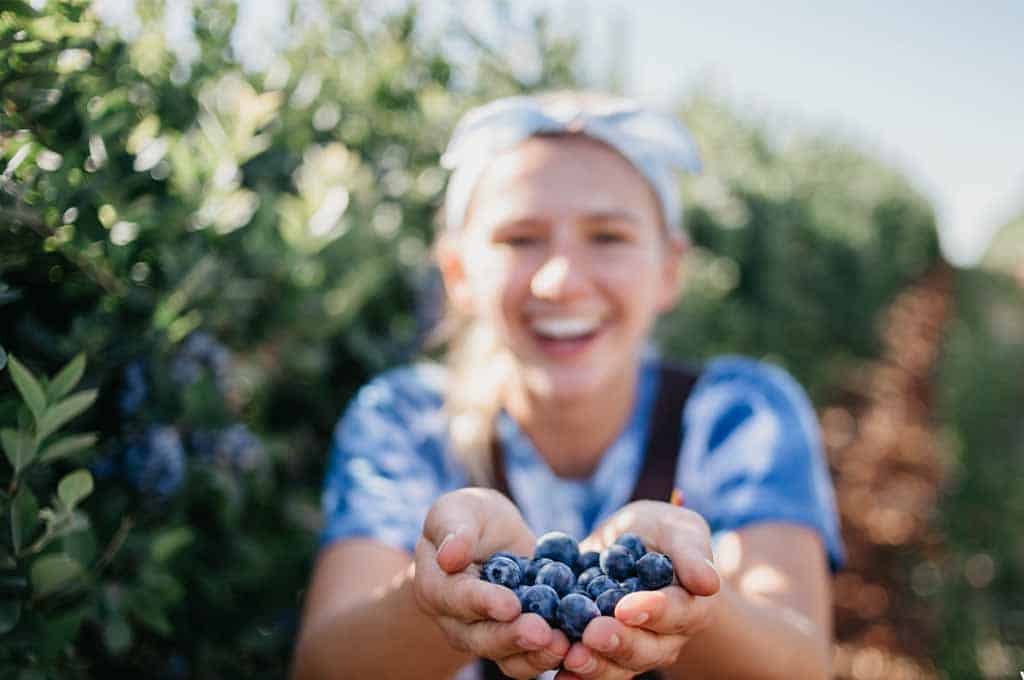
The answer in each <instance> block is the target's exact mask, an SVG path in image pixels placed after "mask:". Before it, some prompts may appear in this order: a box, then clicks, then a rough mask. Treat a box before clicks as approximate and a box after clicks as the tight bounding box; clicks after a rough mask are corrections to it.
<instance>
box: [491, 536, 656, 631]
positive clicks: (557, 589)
mask: <svg viewBox="0 0 1024 680" xmlns="http://www.w3.org/2000/svg"><path fill="white" fill-rule="evenodd" d="M481 576H482V578H483V579H484V580H485V581H488V582H490V583H494V584H497V585H499V586H504V587H506V588H510V589H511V590H514V591H515V592H516V595H518V596H519V603H520V604H521V605H522V608H523V613H524V614H525V613H529V612H532V613H534V614H539V615H540V616H541V618H543V619H544V620H545V621H547V622H548V624H549V625H550V626H551V627H552V628H558V629H560V630H561V631H562V632H564V633H565V634H566V636H567V637H568V638H569V639H570V640H579V639H580V638H582V637H583V630H584V629H585V628H586V627H587V624H588V623H590V621H591V619H594V618H596V617H598V616H614V615H615V605H617V604H618V603H619V600H621V599H622V598H623V597H625V596H626V595H628V594H629V593H633V592H636V591H638V590H658V589H659V588H664V587H665V586H668V585H671V584H672V580H673V577H674V576H675V571H674V570H673V568H672V560H671V559H670V558H669V557H668V556H667V555H662V554H661V553H656V552H647V549H646V548H645V547H644V543H643V541H642V540H640V537H639V536H637V535H636V534H628V533H627V534H622V535H621V536H619V537H618V539H616V541H615V543H614V544H612V545H610V546H608V547H607V548H605V550H604V551H603V552H601V553H597V552H595V551H590V552H585V553H580V548H579V544H578V543H577V542H576V539H574V538H573V537H572V536H569V535H568V534H563V533H562V532H560V531H552V532H549V533H546V534H544V535H543V536H541V537H540V539H538V541H537V548H536V550H535V551H534V554H533V559H530V558H527V557H520V556H518V555H514V554H512V553H510V552H505V551H502V552H498V553H495V554H493V555H491V556H490V557H489V558H487V561H486V562H484V565H483V570H482V575H481Z"/></svg>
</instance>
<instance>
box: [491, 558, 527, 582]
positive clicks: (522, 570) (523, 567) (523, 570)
mask: <svg viewBox="0 0 1024 680" xmlns="http://www.w3.org/2000/svg"><path fill="white" fill-rule="evenodd" d="M499 556H501V557H507V558H509V559H510V560H515V561H516V564H518V565H519V572H520V573H521V574H524V575H525V574H526V568H527V567H529V566H530V560H528V559H527V558H525V557H520V556H519V555H516V554H515V553H514V552H512V551H511V550H499V551H498V552H496V553H494V554H493V555H491V557H499ZM523 583H526V579H525V578H524V579H523ZM530 583H531V585H532V581H531V582H530Z"/></svg>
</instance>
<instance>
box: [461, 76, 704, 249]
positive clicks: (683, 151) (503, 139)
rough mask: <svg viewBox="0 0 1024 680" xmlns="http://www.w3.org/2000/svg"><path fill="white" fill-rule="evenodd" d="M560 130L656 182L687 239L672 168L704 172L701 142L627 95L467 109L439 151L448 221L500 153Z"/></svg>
mask: <svg viewBox="0 0 1024 680" xmlns="http://www.w3.org/2000/svg"><path fill="white" fill-rule="evenodd" d="M560 132H568V133H580V134H584V135H587V136H588V137H593V138H594V139H597V140H599V141H602V142H604V143H605V144H607V145H609V146H611V147H612V148H614V149H615V150H616V151H618V152H619V153H621V154H622V155H623V156H625V157H626V159H627V160H629V161H630V162H631V163H632V164H633V165H634V166H635V167H636V169H637V170H639V171H640V173H641V174H643V176H644V177H646V178H647V180H648V181H649V182H650V183H651V185H652V186H653V187H654V190H655V192H656V193H657V195H658V200H659V201H661V208H662V212H663V214H664V217H665V221H666V224H667V225H668V227H669V229H670V230H671V231H672V233H673V234H675V235H676V236H678V237H680V238H683V239H685V236H684V234H683V231H682V228H681V226H680V223H681V220H682V212H683V207H682V200H681V199H680V196H679V187H678V185H677V183H676V180H675V177H674V175H673V173H672V170H674V169H675V170H684V171H689V172H699V171H700V169H701V163H700V156H699V155H698V152H697V146H696V145H695V144H694V143H693V140H692V139H691V138H690V134H689V132H688V131H687V130H686V128H685V127H683V125H682V124H681V123H679V121H677V120H676V119H674V118H672V117H670V116H667V115H664V114H661V113H656V112H653V111H648V110H646V109H643V108H641V107H640V106H639V105H638V104H636V103H635V102H632V101H630V100H628V99H611V100H605V101H602V102H601V103H599V104H597V105H592V104H588V105H586V106H583V107H581V106H580V105H578V104H577V103H575V102H567V101H559V100H554V101H551V102H545V101H542V100H540V99H537V98H535V97H527V96H516V97H505V98H503V99H498V100H496V101H493V102H490V103H489V104H485V105H484V106H480V107H477V108H475V109H472V110H470V111H469V112H467V113H466V114H465V115H463V117H462V119H461V120H460V121H459V124H458V125H457V126H456V127H455V132H454V133H453V134H452V138H451V141H450V142H449V143H448V149H447V150H446V151H445V152H444V155H443V156H441V165H442V166H443V167H445V168H447V169H449V170H452V171H453V172H452V175H451V178H450V179H449V180H448V189H447V192H446V194H445V224H446V226H447V227H448V228H449V229H452V228H458V227H460V226H461V225H462V223H463V222H464V220H465V218H466V210H467V209H468V208H469V199H470V196H471V195H472V193H473V189H474V188H475V187H476V183H477V182H478V181H479V180H480V176H481V175H482V174H483V171H484V170H485V169H486V167H487V165H488V164H489V163H490V162H491V160H492V159H493V158H494V156H495V155H496V154H498V153H499V152H501V151H504V150H506V149H509V148H511V147H513V146H515V145H516V144H518V143H520V142H522V141H523V140H525V139H526V138H528V137H531V136H533V135H539V134H557V133H560Z"/></svg>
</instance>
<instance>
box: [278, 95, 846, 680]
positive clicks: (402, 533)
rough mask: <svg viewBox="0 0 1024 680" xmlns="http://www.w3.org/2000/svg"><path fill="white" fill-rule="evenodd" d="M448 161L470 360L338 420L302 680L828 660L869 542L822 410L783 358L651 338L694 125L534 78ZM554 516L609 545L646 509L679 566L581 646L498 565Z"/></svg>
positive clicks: (758, 669) (672, 297)
mask: <svg viewBox="0 0 1024 680" xmlns="http://www.w3.org/2000/svg"><path fill="white" fill-rule="evenodd" d="M444 162H445V164H446V165H447V166H448V167H449V168H450V169H452V170H453V174H452V177H451V179H450V181H449V186H448V192H447V195H446V205H445V211H444V214H445V224H444V225H443V226H442V229H441V231H440V233H439V236H438V239H437V243H436V248H435V254H436V257H437V263H438V266H439V268H440V270H441V274H442V276H443V279H444V283H445V289H446V291H447V301H448V312H449V317H448V319H447V322H446V323H445V324H444V325H443V326H442V328H443V329H444V333H442V334H441V335H440V336H439V337H441V338H443V339H446V340H447V341H448V342H449V353H448V359H447V364H446V365H438V364H433V363H427V362H424V363H420V364H417V365H414V366H408V367H403V368H399V369H396V370H393V371H390V372H388V373H385V374H384V375H382V376H380V377H378V378H377V379H375V380H374V381H373V382H372V383H371V384H370V385H368V386H366V387H365V388H364V389H363V390H362V391H361V392H360V393H359V395H357V397H356V399H355V400H354V401H353V403H352V404H350V406H349V408H348V409H347V411H346V413H345V415H344V417H343V418H342V420H341V421H340V423H339V425H338V428H337V430H336V432H335V436H334V440H333V446H332V451H331V462H330V469H329V471H328V476H327V479H326V481H325V491H324V509H325V513H326V525H325V529H324V533H323V537H322V551H321V555H320V558H319V560H318V563H317V567H316V570H315V573H314V575H313V582H312V585H311V588H310V590H309V593H308V595H307V599H306V610H305V615H304V621H303V628H302V633H301V635H300V640H299V644H298V648H297V651H296V660H295V677H296V678H329V677H360V676H362V675H378V676H387V677H417V678H426V677H430V678H434V677H436V678H447V677H453V676H455V675H459V677H460V678H467V679H468V678H479V677H487V678H492V677H501V676H502V674H504V675H505V676H511V677H516V678H528V677H535V676H537V675H539V674H541V673H543V672H545V671H553V670H556V669H557V670H558V677H559V678H573V677H580V678H585V679H587V680H589V679H590V678H595V679H596V678H627V677H634V676H637V675H641V674H648V673H654V672H656V673H658V674H660V675H662V676H665V677H687V678H694V677H716V678H718V677H744V678H761V677H764V678H768V677H780V678H783V677H784V678H822V677H825V676H826V675H827V673H828V645H829V641H830V639H831V633H830V617H831V614H830V604H829V595H828V582H827V578H828V570H829V567H830V566H831V568H832V569H837V568H839V566H840V565H841V564H842V562H843V559H844V557H843V547H842V544H841V542H840V539H839V534H838V526H837V517H836V512H835V504H834V499H833V492H832V488H831V484H830V482H829V479H828V474H827V470H826V468H825V465H824V461H823V458H822V452H821V444H820V436H819V433H818V429H817V425H816V420H815V415H814V412H813V409H812V408H811V407H810V404H809V402H808V400H807V398H806V396H805V395H804V393H803V391H802V390H801V389H800V387H799V386H798V385H797V384H796V383H795V381H793V379H792V378H791V377H789V376H788V375H787V374H786V373H784V372H783V371H782V370H781V369H778V368H775V367H771V366H768V365H766V364H762V363H759V362H756V361H753V360H750V359H745V358H742V357H723V358H720V359H717V360H714V361H712V362H710V363H708V364H707V365H706V366H703V367H702V368H701V370H700V371H699V372H695V371H693V370H690V369H688V368H680V367H676V366H673V365H670V364H668V363H667V362H665V361H663V360H662V359H660V358H659V356H658V354H657V352H656V351H655V350H654V348H653V346H652V345H651V341H650V335H651V329H652V327H653V324H654V322H655V320H656V319H657V318H658V317H659V315H661V314H663V313H665V312H667V311H669V310H671V309H672V308H673V306H674V304H675V303H676V301H677V299H678V296H679V294H680V278H679V271H680V264H681V257H682V255H683V253H684V252H685V250H686V243H687V241H686V238H685V236H684V234H683V232H682V230H681V227H680V224H679V221H680V215H681V210H680V206H679V198H678V189H677V187H676V185H675V179H674V177H673V174H672V172H671V170H673V169H691V170H693V169H697V168H698V167H699V162H698V161H697V159H696V152H695V149H694V148H693V146H692V144H691V143H690V141H689V136H688V134H687V133H686V131H685V129H683V128H682V127H681V126H680V125H679V124H678V123H676V122H675V121H673V120H671V119H669V118H667V117H662V116H659V115H657V114H654V113H651V112H648V111H644V110H643V109H640V108H639V107H637V106H636V105H635V104H633V103H632V102H629V101H626V100H620V99H615V98H611V97H605V96H599V95H592V94H586V95H584V94H579V93H558V94H553V95H543V96H538V97H513V98H509V99H504V100H499V101H496V102H492V103H491V104H489V105H487V106H484V107H481V108H480V109H476V110H474V111H471V112H470V113H468V114H467V115H466V116H465V118H464V119H463V122H462V123H460V125H459V127H458V128H457V129H456V132H455V135H454V137H453V140H452V142H451V145H450V147H449V152H448V153H447V154H446V156H445V159H444ZM673 488H677V489H678V490H679V491H681V493H682V496H683V497H685V498H686V499H687V507H685V508H683V507H678V506H677V505H675V504H670V503H669V502H668V500H669V491H671V490H672V489H673ZM553 530H554V531H561V532H564V533H566V534H568V535H570V536H572V537H574V538H576V539H579V540H582V548H583V549H584V550H601V549H603V548H605V547H607V545H608V544H609V542H610V541H609V538H608V537H609V536H612V537H614V536H618V535H620V534H623V533H631V534H635V535H637V536H638V537H641V538H642V540H643V541H644V542H645V543H646V544H647V545H648V546H649V547H651V548H652V549H653V550H655V551H657V552H660V553H664V554H665V555H667V556H668V558H669V559H670V562H668V563H669V564H671V565H672V567H671V568H672V569H674V572H675V575H676V577H677V579H678V585H671V586H669V587H666V588H664V589H662V590H657V591H638V592H633V593H630V594H629V595H626V596H625V597H623V598H622V599H621V600H620V601H619V602H618V604H617V605H615V608H614V611H613V612H612V614H613V615H612V616H600V617H597V618H595V619H594V620H593V621H591V622H590V623H589V624H588V625H587V627H586V630H585V631H583V632H582V639H581V640H579V641H576V642H573V643H572V644H570V641H569V640H568V639H567V638H566V637H565V635H563V634H562V632H561V631H558V630H553V629H552V628H551V626H550V625H549V624H548V623H547V622H546V621H545V620H544V619H543V618H541V617H540V616H538V615H536V614H532V613H526V614H523V613H522V611H523V610H522V608H521V605H520V603H519V601H518V599H517V597H516V595H515V594H514V593H513V591H511V590H508V589H502V588H500V587H498V586H494V585H493V584H490V583H486V582H484V581H482V580H481V579H480V578H479V571H480V567H479V564H478V563H481V562H483V561H484V560H485V559H486V558H487V557H489V556H490V555H492V554H494V553H496V552H499V551H509V552H511V553H512V554H513V555H530V554H533V550H534V543H535V541H536V538H535V537H536V536H538V535H540V534H543V533H545V532H548V531H553ZM715 544H717V545H718V546H724V547H726V548H727V550H726V551H725V554H724V555H723V557H724V558H725V559H724V561H723V562H721V563H720V564H719V566H718V568H716V567H715V563H714V558H715V556H716V555H715V553H714V552H713V545H715ZM768 573H771V574H772V575H773V578H772V579H770V580H768V581H766V580H765V579H764V578H763V575H764V574H768ZM566 597H573V594H572V593H569V594H567V595H566ZM340 640H346V646H345V649H346V651H345V653H344V654H338V653H337V652H336V643H337V641H340ZM396 642H397V643H398V645H399V646H400V648H401V649H403V650H404V651H405V653H403V654H401V655H395V654H393V653H392V650H393V649H394V648H395V646H396ZM481 660H484V662H483V663H481Z"/></svg>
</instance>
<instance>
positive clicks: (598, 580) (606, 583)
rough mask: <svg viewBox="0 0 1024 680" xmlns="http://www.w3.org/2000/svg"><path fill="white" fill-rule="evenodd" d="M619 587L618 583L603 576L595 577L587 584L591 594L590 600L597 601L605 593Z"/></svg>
mask: <svg viewBox="0 0 1024 680" xmlns="http://www.w3.org/2000/svg"><path fill="white" fill-rule="evenodd" d="M618 587H619V584H618V583H616V582H615V580H614V579H611V578H608V577H607V576H605V575H604V574H601V575H600V576H595V577H594V578H592V579H591V580H590V583H589V584H587V592H588V593H590V599H592V600H596V599H597V598H598V597H600V596H601V593H603V592H604V591H606V590H611V589H612V588H618Z"/></svg>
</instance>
